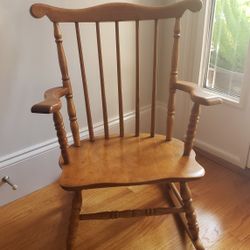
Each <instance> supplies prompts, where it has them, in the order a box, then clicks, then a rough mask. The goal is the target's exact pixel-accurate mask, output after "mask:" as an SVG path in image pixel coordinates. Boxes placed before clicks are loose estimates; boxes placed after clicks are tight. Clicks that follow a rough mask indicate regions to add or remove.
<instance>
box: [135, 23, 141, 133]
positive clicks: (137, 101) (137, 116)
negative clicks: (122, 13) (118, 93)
mask: <svg viewBox="0 0 250 250" xmlns="http://www.w3.org/2000/svg"><path fill="white" fill-rule="evenodd" d="M139 25H140V23H139V20H137V21H136V26H135V33H136V91H135V135H136V136H139V134H140V58H139V49H140V48H139Z"/></svg>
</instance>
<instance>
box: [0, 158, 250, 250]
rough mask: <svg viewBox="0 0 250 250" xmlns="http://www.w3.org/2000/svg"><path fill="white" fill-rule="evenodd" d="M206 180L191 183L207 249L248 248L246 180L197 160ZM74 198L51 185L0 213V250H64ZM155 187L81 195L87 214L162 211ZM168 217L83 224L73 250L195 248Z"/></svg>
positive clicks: (248, 181) (248, 183) (249, 214)
mask: <svg viewBox="0 0 250 250" xmlns="http://www.w3.org/2000/svg"><path fill="white" fill-rule="evenodd" d="M198 159H199V162H200V163H201V164H202V165H203V166H204V167H205V169H206V173H207V174H206V176H205V177H204V178H203V179H202V180H200V181H195V182H193V183H192V184H191V189H192V192H193V199H194V205H195V207H196V211H197V216H198V220H199V224H200V235H201V239H202V241H203V243H204V245H205V247H206V249H215V250H218V249H219V250H224V249H225V250H230V249H232V250H249V249H250V192H249V190H250V179H249V177H243V176H241V175H239V174H236V173H234V172H232V171H230V170H228V169H226V168H223V167H221V166H219V165H218V164H216V163H214V162H212V161H210V160H208V159H206V158H204V157H201V156H200V157H199V158H198ZM71 199H72V195H71V193H70V192H65V191H63V190H62V189H60V187H59V186H58V185H57V184H52V185H50V186H48V187H45V188H43V189H41V190H39V191H37V192H34V193H32V194H31V195H29V196H26V197H24V198H22V199H19V200H17V201H15V202H12V203H10V204H7V205H5V206H3V207H1V208H0V249H3V250H24V249H25V250H27V249H29V250H37V249H46V250H50V249H51V250H57V249H58V250H62V249H65V248H64V242H65V238H66V230H67V224H68V222H67V221H68V217H69V207H70V206H69V204H70V202H71ZM164 205H166V204H165V201H164V195H163V192H162V189H161V188H160V187H159V186H137V187H123V188H112V189H99V190H89V191H85V192H84V205H83V210H84V211H85V212H97V211H100V210H109V209H110V210H119V209H129V208H146V207H159V206H164ZM177 224H178V221H176V220H175V219H174V217H173V216H172V215H166V216H159V217H158V216H157V217H147V218H131V219H117V220H106V221H81V222H80V227H79V230H78V236H77V249H78V250H80V249H90V250H92V249H100V250H103V249H112V250H116V249H119V250H120V249H121V250H141V249H143V250H152V249H153V250H154V249H157V250H158V249H160V250H161V249H171V250H172V249H178V250H179V249H180V250H189V249H193V246H192V244H191V242H190V240H189V238H188V237H187V236H186V235H185V233H184V231H183V229H182V228H179V227H178V226H177Z"/></svg>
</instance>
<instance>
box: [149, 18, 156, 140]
mask: <svg viewBox="0 0 250 250" xmlns="http://www.w3.org/2000/svg"><path fill="white" fill-rule="evenodd" d="M157 45H158V19H156V20H155V27H154V62H153V63H154V64H153V87H152V106H151V133H150V135H151V137H154V135H155V99H156V83H157V59H158V58H157V57H158V54H157Z"/></svg>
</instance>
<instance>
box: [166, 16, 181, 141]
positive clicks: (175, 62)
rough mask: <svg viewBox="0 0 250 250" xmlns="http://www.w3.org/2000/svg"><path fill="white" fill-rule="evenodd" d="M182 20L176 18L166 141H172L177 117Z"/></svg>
mask: <svg viewBox="0 0 250 250" xmlns="http://www.w3.org/2000/svg"><path fill="white" fill-rule="evenodd" d="M180 29H181V27H180V18H176V20H175V25H174V43H173V50H172V59H171V73H170V79H169V96H168V114H167V131H166V140H167V141H171V139H172V134H173V126H174V115H175V92H176V91H175V88H174V85H175V83H176V82H177V78H178V71H177V69H178V57H179V43H180V41H179V40H180V32H181V31H180Z"/></svg>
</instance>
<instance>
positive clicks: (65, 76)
mask: <svg viewBox="0 0 250 250" xmlns="http://www.w3.org/2000/svg"><path fill="white" fill-rule="evenodd" d="M201 7H202V2H201V1H200V0H184V1H181V2H179V3H175V4H172V5H169V6H164V7H148V6H142V5H136V4H129V3H109V4H103V5H98V6H94V7H90V8H85V9H64V8H57V7H53V6H49V5H46V4H34V5H32V7H31V10H30V11H31V14H32V16H33V17H35V18H41V17H43V16H47V17H48V18H49V19H50V21H51V22H52V23H53V26H54V37H55V42H56V45H57V52H58V59H59V66H60V70H61V74H62V84H63V87H65V88H67V89H68V92H67V94H66V101H67V109H68V115H69V119H70V125H71V131H72V134H73V138H74V143H75V145H79V142H80V136H79V126H78V122H77V117H76V110H75V105H74V101H73V94H72V86H71V81H70V77H69V72H68V66H67V60H66V56H65V52H64V48H63V38H62V34H61V31H60V25H61V23H72V24H73V25H74V26H75V33H76V39H77V46H78V52H79V63H80V69H81V77H82V85H83V90H84V97H85V98H84V99H85V105H86V117H87V123H88V130H89V138H90V140H91V141H93V140H94V130H93V121H92V113H91V107H90V100H89V99H90V97H89V93H88V83H87V77H86V70H85V63H84V55H83V46H82V39H81V32H80V24H81V23H83V22H93V23H95V29H96V40H97V50H98V59H99V74H100V89H101V102H102V111H103V122H104V132H105V138H109V124H108V110H107V101H106V94H105V78H104V68H103V55H102V43H101V32H100V23H102V22H114V25H115V39H116V41H115V42H116V43H115V44H116V48H115V49H116V61H117V67H116V70H117V89H118V105H119V125H120V136H121V137H123V136H124V110H123V100H124V97H123V91H122V75H121V52H120V29H119V24H120V22H123V21H131V22H134V23H135V33H136V34H135V38H136V39H135V45H136V46H135V47H136V55H135V58H136V59H135V60H136V63H135V65H136V81H135V82H136V86H135V135H136V136H139V133H140V98H139V97H140V77H139V76H140V72H139V71H140V70H139V69H140V60H139V58H140V43H139V30H140V22H141V21H145V20H152V21H153V22H154V39H153V40H154V49H153V69H152V71H153V79H152V103H151V104H152V105H151V119H150V123H151V127H150V134H151V136H154V134H155V108H156V87H157V67H158V65H157V64H158V63H157V62H158V36H159V29H158V26H159V20H160V19H169V18H174V19H175V26H174V44H173V51H172V63H171V75H170V84H169V88H170V91H169V102H168V118H167V132H166V137H167V140H171V136H172V128H173V120H174V112H175V110H174V96H175V88H173V87H172V86H173V85H174V84H175V83H176V82H177V74H178V73H177V66H178V48H179V38H180V18H181V17H182V15H183V13H184V12H185V11H186V10H188V9H189V10H191V11H193V12H196V11H199V10H200V9H201Z"/></svg>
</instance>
